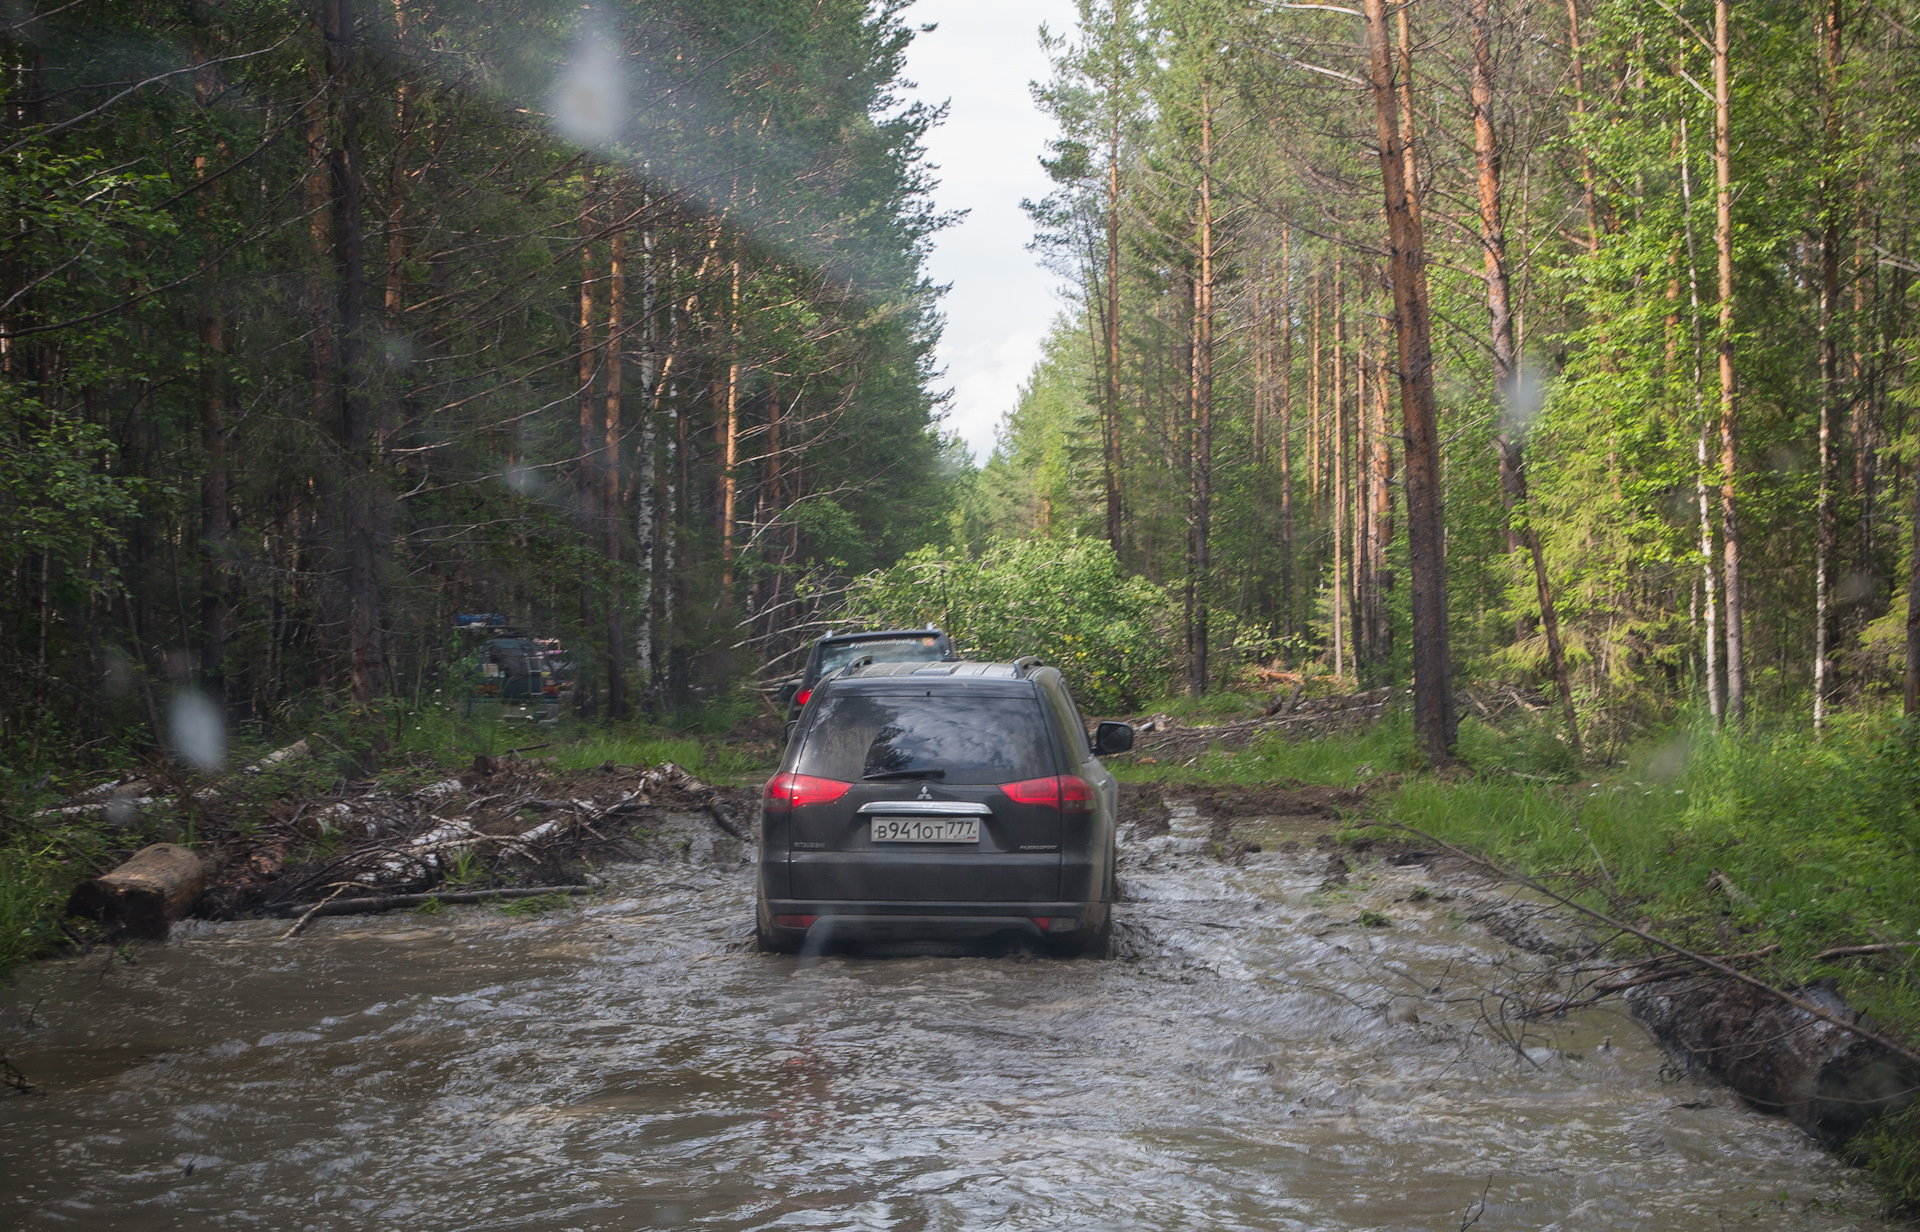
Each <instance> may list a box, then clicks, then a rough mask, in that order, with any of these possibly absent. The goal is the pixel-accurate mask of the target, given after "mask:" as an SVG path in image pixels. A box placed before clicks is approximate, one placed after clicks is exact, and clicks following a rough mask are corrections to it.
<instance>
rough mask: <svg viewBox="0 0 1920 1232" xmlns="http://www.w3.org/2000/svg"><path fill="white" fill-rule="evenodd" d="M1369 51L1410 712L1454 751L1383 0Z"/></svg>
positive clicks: (1423, 362) (1411, 263)
mask: <svg viewBox="0 0 1920 1232" xmlns="http://www.w3.org/2000/svg"><path fill="white" fill-rule="evenodd" d="M1366 23H1367V60H1368V67H1369V70H1370V74H1369V75H1370V78H1371V86H1372V90H1373V102H1374V116H1375V120H1376V125H1377V129H1378V136H1379V140H1380V171H1381V178H1382V181H1383V187H1384V191H1385V195H1386V210H1387V251H1388V256H1389V262H1390V264H1389V270H1390V273H1391V277H1392V280H1393V306H1394V332H1395V334H1396V335H1397V336H1398V340H1399V344H1400V348H1399V349H1400V410H1401V417H1402V420H1403V421H1404V427H1405V432H1406V455H1407V557H1408V566H1409V572H1410V573H1411V574H1412V578H1411V579H1410V580H1411V584H1412V585H1411V591H1412V594H1411V598H1412V607H1413V718H1414V729H1415V731H1416V732H1418V733H1419V735H1420V739H1421V743H1422V745H1423V746H1424V748H1425V750H1426V753H1427V756H1428V757H1429V758H1430V759H1431V760H1432V761H1433V762H1435V763H1436V764H1438V763H1441V762H1447V761H1451V760H1452V758H1453V742H1454V713H1453V668H1452V664H1451V661H1450V660H1451V655H1450V652H1449V635H1448V629H1447V564H1446V523H1445V519H1444V517H1443V510H1442V503H1441V492H1440V429H1439V422H1438V414H1437V408H1436V405H1435V398H1434V389H1433V337H1432V324H1431V319H1430V315H1429V313H1428V309H1427V303H1426V300H1425V298H1424V297H1423V296H1422V295H1421V293H1420V290H1421V278H1420V270H1421V267H1422V266H1423V265H1424V264H1425V262H1426V247H1425V243H1424V240H1423V239H1422V236H1421V233H1420V219H1419V217H1418V216H1417V215H1416V214H1415V213H1414V211H1413V203H1412V201H1411V199H1410V198H1409V196H1408V194H1407V185H1406V164H1405V161H1404V155H1403V152H1402V150H1401V148H1400V146H1401V142H1400V128H1399V118H1400V117H1399V102H1398V98H1397V94H1398V91H1397V90H1396V89H1395V87H1394V76H1393V53H1392V47H1391V44H1390V42H1389V38H1388V32H1387V6H1386V0H1366Z"/></svg>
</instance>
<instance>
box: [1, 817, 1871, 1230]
mask: <svg viewBox="0 0 1920 1232" xmlns="http://www.w3.org/2000/svg"><path fill="white" fill-rule="evenodd" d="M1175 804H1176V807H1175V808H1174V810H1173V818H1172V829H1171V832H1170V833H1167V834H1164V835H1159V836H1154V837H1142V836H1140V835H1138V834H1135V835H1133V836H1132V841H1130V842H1129V843H1127V844H1126V845H1125V849H1124V854H1123V871H1122V890H1123V894H1124V895H1125V897H1126V898H1127V902H1126V904H1125V906H1124V908H1123V909H1122V912H1121V914H1120V916H1119V918H1120V920H1121V921H1122V926H1121V934H1122V936H1121V942H1120V947H1119V948H1120V951H1121V953H1120V956H1118V957H1116V958H1114V959H1111V960H1107V961H1092V960H1075V961H1061V960H1056V959H1047V958H1036V957H1032V956H1026V955H1019V954H1015V955H1003V956H999V957H938V956H920V957H889V958H874V957H827V958H824V959H820V958H814V959H809V958H800V959H794V958H786V957H776V956H767V955H760V954H756V953H753V952H751V949H750V947H749V945H748V944H747V937H748V936H749V934H750V926H749V920H750V904H751V893H752V890H751V880H752V879H751V873H750V869H749V867H748V866H747V865H746V864H745V863H743V862H742V857H743V849H742V848H741V847H740V846H739V845H737V844H734V843H732V842H730V841H726V840H721V841H719V842H716V841H715V839H714V838H713V836H712V832H711V826H710V825H708V824H707V823H705V822H704V821H702V820H700V819H692V818H689V819H684V820H682V821H680V822H678V823H676V824H679V825H681V826H683V827H684V828H685V835H684V837H685V840H686V843H687V850H686V853H685V859H684V860H682V861H675V862H667V863H652V864H645V865H634V866H624V867H617V868H609V869H607V870H604V871H605V873H606V875H607V877H608V880H609V882H610V886H609V888H608V890H607V891H606V892H605V893H603V894H601V895H599V896H596V897H595V898H592V899H589V900H585V901H584V902H583V903H581V904H580V905H577V906H574V907H572V908H568V909H563V910H555V911H552V912H549V913H547V914H544V915H539V916H534V917H516V916H509V915H505V914H503V913H501V912H500V911H498V910H495V909H491V908H485V907H476V908H462V909H450V910H448V911H446V912H444V913H443V914H439V915H432V916H421V915H411V916H409V915H392V916H384V917H345V918H339V919H324V920H317V921H315V922H314V924H313V925H312V926H311V927H310V928H309V929H308V930H307V931H306V932H305V933H304V934H302V935H301V936H300V937H299V938H298V939H296V940H293V941H288V942H282V941H279V940H277V938H278V937H279V936H280V934H281V933H283V932H284V931H285V930H286V927H287V925H286V922H285V921H248V922H240V923H230V924H196V925H190V926H187V927H185V928H183V929H181V930H179V931H178V932H177V933H176V936H175V939H174V940H173V941H172V942H170V943H168V944H167V945H165V946H163V947H162V946H149V947H143V948H138V949H135V950H134V951H133V952H132V957H133V959H134V962H133V963H132V964H128V963H126V962H124V961H116V960H113V959H112V956H110V955H107V954H105V953H104V952H96V953H94V954H92V955H89V956H87V957H85V958H80V959H71V960H63V961H58V962H53V963H47V964H43V965H41V966H38V967H36V968H32V969H30V970H28V971H26V972H24V973H23V974H22V976H21V978H20V980H19V982H18V984H17V985H16V986H15V987H13V988H11V989H8V990H6V991H5V992H4V994H0V1051H4V1052H5V1053H6V1054H7V1055H8V1056H9V1057H10V1058H11V1059H12V1061H13V1063H14V1064H15V1065H16V1066H17V1067H18V1068H19V1070H20V1071H21V1072H22V1073H24V1074H25V1075H26V1077H27V1078H28V1079H29V1080H30V1081H32V1082H33V1083H35V1084H37V1085H38V1086H39V1087H41V1088H43V1089H44V1091H45V1095H44V1097H41V1098H27V1097H21V1096H14V1095H11V1094H8V1095H6V1096H5V1097H4V1098H0V1170H3V1175H0V1227H6V1228H21V1229H24V1228H36V1229H37V1228H102V1229H104V1228H112V1229H160V1228H201V1227H212V1228H267V1229H316V1230H325V1232H333V1230H336V1229H337V1230H341V1232H345V1230H348V1229H352V1230H355V1232H359V1230H363V1229H386V1228H406V1229H456V1228H457V1229H482V1228H484V1229H568V1228H578V1229H636V1228H715V1229H735V1228H738V1229H748V1228H834V1229H848V1228H876V1229H879V1228H889V1229H893V1228H898V1229H961V1228H969V1229H970V1228H990V1227H991V1228H1002V1227H1004V1228H1031V1229H1060V1228H1072V1227H1084V1228H1102V1229H1136V1228H1137V1229H1176V1228H1178V1229H1187V1228H1193V1229H1259V1230H1262V1232H1267V1230H1273V1229H1296V1228H1298V1229H1335V1228H1338V1229H1348V1228H1351V1229H1361V1228H1366V1229H1422V1230H1427V1229H1455V1228H1458V1227H1460V1226H1461V1225H1462V1223H1463V1222H1464V1221H1465V1220H1467V1219H1469V1218H1471V1217H1472V1214H1473V1213H1474V1212H1475V1211H1476V1210H1477V1209H1478V1208H1479V1205H1480V1203H1481V1202H1482V1201H1483V1195H1484V1210H1483V1211H1480V1217H1479V1220H1478V1222H1477V1223H1476V1224H1475V1225H1474V1226H1476V1227H1478V1228H1482V1229H1513V1228H1529V1229H1533V1228H1569V1229H1603V1228H1604V1229H1611V1228H1620V1229H1643V1230H1648V1229H1687V1230H1689V1232H1694V1230H1698V1229H1711V1228H1720V1227H1731V1226H1735V1225H1737V1226H1739V1227H1742V1228H1759V1229H1787V1228H1792V1229H1838V1228H1860V1227H1872V1226H1876V1224H1875V1221H1874V1220H1873V1219H1872V1217H1871V1215H1870V1212H1871V1211H1872V1209H1873V1205H1874V1204H1873V1201H1872V1196H1871V1194H1870V1193H1869V1192H1868V1191H1867V1189H1866V1187H1865V1186H1864V1184H1862V1183H1861V1182H1860V1181H1859V1180H1858V1179H1857V1178H1856V1177H1854V1176H1852V1175H1851V1174H1849V1173H1848V1171H1847V1170H1846V1169H1844V1168H1843V1167H1841V1166H1840V1165H1838V1164H1837V1163H1835V1162H1833V1161H1832V1160H1830V1159H1828V1158H1827V1157H1825V1156H1823V1155H1822V1154H1820V1153H1819V1152H1818V1151H1816V1150H1815V1149H1814V1148H1813V1147H1812V1146H1811V1145H1810V1144H1809V1143H1808V1142H1807V1141H1806V1140H1805V1139H1804V1138H1803V1137H1802V1136H1801V1135H1800V1133H1799V1131H1797V1130H1795V1129H1794V1128H1793V1127H1792V1126H1790V1125H1788V1124H1787V1123H1785V1122H1784V1121H1781V1120H1778V1119H1774V1118H1768V1117H1763V1116H1760V1115H1758V1114H1755V1113H1752V1112H1750V1111H1747V1110H1745V1109H1744V1108H1742V1107H1741V1106H1739V1104H1738V1101H1737V1100H1735V1099H1734V1098H1733V1097H1732V1096H1731V1095H1730V1094H1728V1093H1727V1092H1725V1091H1723V1090H1720V1089H1717V1088H1714V1087H1711V1086H1707V1085H1704V1084H1702V1083H1700V1082H1698V1081H1696V1080H1694V1079H1691V1078H1686V1077H1681V1076H1677V1075H1675V1074H1674V1073H1673V1072H1672V1071H1671V1070H1669V1069H1665V1068H1664V1066H1665V1058H1664V1057H1663V1056H1662V1055H1661V1054H1660V1053H1659V1052H1658V1050H1657V1049H1656V1048H1655V1047H1654V1046H1653V1045H1652V1044H1651V1042H1650V1041H1649V1040H1648V1039H1647V1038H1646V1036H1645V1035H1644V1033H1643V1032H1642V1031H1641V1030H1640V1029H1639V1028H1638V1027H1637V1026H1636V1025H1635V1024H1634V1023H1633V1022H1631V1021H1630V1020H1628V1019H1627V1018H1625V1017H1624V1016H1623V1015H1622V1014H1620V1013H1618V1012H1617V1011H1615V1012H1608V1011H1604V1010H1601V1011H1591V1012H1587V1013H1585V1014H1584V1015H1582V1016H1579V1017H1577V1018H1573V1019H1569V1020H1567V1021H1564V1022H1561V1023H1557V1024H1554V1025H1553V1026H1552V1027H1551V1028H1548V1029H1543V1028H1535V1030H1534V1033H1533V1034H1532V1035H1530V1036H1528V1037H1526V1038H1525V1039H1523V1040H1521V1041H1520V1045H1521V1047H1520V1048H1519V1049H1516V1047H1515V1046H1514V1045H1513V1043H1512V1042H1511V1041H1509V1040H1507V1039H1503V1038H1502V1036H1501V1032H1499V1031H1496V1030H1494V1029H1493V1028H1492V1026H1491V1025H1490V1021H1489V1019H1488V1018H1487V1017H1485V1016H1483V1014H1484V1012H1485V1011H1486V1008H1487V1006H1488V1005H1489V1004H1493V1003H1497V1001H1498V996H1499V991H1500V989H1501V987H1502V981H1503V980H1504V979H1505V978H1507V977H1506V973H1507V972H1509V971H1510V968H1509V967H1507V966H1506V965H1504V964H1505V963H1506V962H1507V960H1508V959H1509V956H1510V955H1511V954H1512V950H1511V948H1510V946H1509V945H1508V944H1507V942H1504V941H1501V940H1500V939H1498V938H1497V937H1495V936H1494V935H1492V934H1491V933H1490V932H1489V931H1488V930H1487V929H1486V928H1485V927H1484V926H1483V925H1482V924H1480V923H1475V922H1473V921H1472V919H1471V917H1473V916H1475V915H1479V914H1482V911H1483V909H1484V908H1485V907H1486V906H1487V905H1488V904H1492V903H1495V902H1496V900H1497V899H1498V898H1499V897H1500V896H1499V893H1498V891H1496V890H1494V889H1493V888H1492V887H1487V886H1478V887H1475V886H1471V885H1465V884H1454V883H1450V882H1447V881H1445V880H1437V879H1436V878H1435V876H1434V875H1433V874H1432V873H1431V872H1430V871H1429V870H1428V869H1426V868H1423V867H1421V866H1418V865H1409V866H1405V867H1394V866H1390V865H1386V864H1379V863H1372V864H1370V863H1367V862H1365V861H1363V860H1359V859H1354V858H1352V857H1348V859H1349V860H1351V862H1352V864H1353V868H1352V870H1351V872H1350V874H1348V875H1347V876H1346V880H1345V883H1344V884H1342V883H1341V875H1340V873H1339V871H1338V866H1337V865H1336V864H1333V863H1331V862H1330V860H1329V856H1328V854H1327V853H1326V852H1324V851H1318V850H1315V848H1314V847H1313V845H1312V838H1313V834H1314V831H1315V829H1316V827H1315V826H1314V825H1312V824H1311V823H1287V822H1264V823H1263V822H1259V821H1255V822H1253V823H1251V824H1250V826H1243V827H1242V831H1241V832H1242V833H1244V834H1245V835H1246V836H1248V837H1252V838H1254V839H1256V840H1257V841H1261V842H1262V843H1263V845H1265V846H1266V847H1267V848H1268V849H1267V850H1266V851H1264V852H1262V853H1259V854H1254V855H1251V856H1248V857H1247V858H1246V860H1245V862H1244V863H1243V864H1242V865H1240V866H1237V867H1235V866H1229V865H1223V864H1222V863H1220V862H1219V861H1218V860H1216V859H1214V858H1213V857H1212V856H1211V855H1209V854H1208V848H1209V846H1210V844H1209V842H1208V840H1207V838H1206V826H1205V825H1204V824H1203V823H1202V822H1201V821H1200V820H1199V819H1198V818H1197V817H1196V815H1195V814H1194V811H1193V810H1192V809H1191V808H1190V807H1189V808H1183V807H1179V806H1178V802H1177V801H1175ZM1290 827H1291V828H1290ZM1318 828H1324V823H1322V824H1321V826H1319V827H1318ZM1295 831H1297V833H1296V832H1295ZM1290 837H1291V838H1293V839H1297V840H1299V841H1300V843H1301V846H1300V848H1299V850H1296V851H1282V850H1275V849H1274V848H1275V847H1277V846H1279V845H1280V844H1281V843H1282V842H1284V841H1285V840H1287V839H1289V838H1290ZM1423 893H1424V897H1423ZM1363 911H1373V912H1378V913H1380V915H1382V916H1385V917H1386V918H1387V923H1385V924H1384V925H1382V924H1379V923H1378V922H1377V921H1376V922H1375V924H1374V925H1373V926H1363V925H1362V924H1360V923H1358V922H1357V921H1358V920H1359V919H1360V918H1361V913H1362V912H1363Z"/></svg>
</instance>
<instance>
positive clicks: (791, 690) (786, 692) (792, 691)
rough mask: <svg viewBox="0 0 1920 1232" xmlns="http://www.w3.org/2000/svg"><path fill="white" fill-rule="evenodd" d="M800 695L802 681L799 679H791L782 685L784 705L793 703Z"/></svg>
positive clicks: (781, 697)
mask: <svg viewBox="0 0 1920 1232" xmlns="http://www.w3.org/2000/svg"><path fill="white" fill-rule="evenodd" d="M799 695H800V682H799V681H798V680H789V681H787V682H786V683H785V684H783V685H781V686H780V704H781V705H782V706H791V705H793V699H794V698H795V697H798V696H799Z"/></svg>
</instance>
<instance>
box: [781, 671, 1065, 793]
mask: <svg viewBox="0 0 1920 1232" xmlns="http://www.w3.org/2000/svg"><path fill="white" fill-rule="evenodd" d="M793 768H794V770H796V771H797V772H799V773H801V774H814V775H819V776H820V777H821V778H828V779H838V780H840V781H841V782H843V783H857V782H859V781H860V780H861V779H862V778H863V777H864V776H866V775H869V774H883V773H886V772H889V771H900V770H917V769H922V768H925V769H933V770H944V771H946V775H945V776H944V781H946V782H949V783H1009V782H1013V781H1015V780H1018V779H1033V778H1039V777H1041V776H1042V775H1048V774H1052V773H1054V770H1053V750H1052V748H1051V746H1050V745H1049V743H1048V740H1047V728H1046V721H1045V719H1044V718H1043V717H1042V716H1041V713H1040V703H1039V702H1038V701H1037V700H1036V699H1034V698H1032V697H979V696H972V697H955V696H950V695H949V696H944V697H929V696H926V695H925V694H912V695H899V694H891V695H890V694H884V693H880V694H875V693H864V692H862V693H830V694H828V695H827V696H826V697H823V698H821V699H820V701H819V702H818V703H816V705H815V710H814V716H813V722H812V723H811V725H810V726H809V727H808V729H807V734H806V738H805V739H804V740H803V741H802V742H801V746H800V752H799V757H798V759H797V760H796V761H795V762H794V766H793Z"/></svg>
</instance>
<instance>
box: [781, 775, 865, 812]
mask: <svg viewBox="0 0 1920 1232" xmlns="http://www.w3.org/2000/svg"><path fill="white" fill-rule="evenodd" d="M852 786H853V784H852V783H842V782H840V781H839V780H838V779H821V778H815V777H814V776H813V775H811V774H776V775H774V776H773V777H772V778H770V779H768V780H767V790H766V793H765V798H766V802H767V803H768V804H769V805H772V806H774V807H776V808H805V807H807V805H809V804H827V803H830V802H832V801H834V800H838V799H839V798H840V797H841V796H844V795H846V794H847V791H848V789H849V788H851V787H852Z"/></svg>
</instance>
